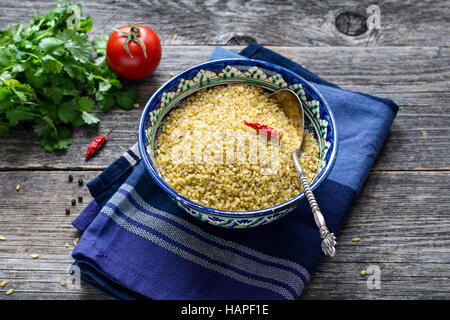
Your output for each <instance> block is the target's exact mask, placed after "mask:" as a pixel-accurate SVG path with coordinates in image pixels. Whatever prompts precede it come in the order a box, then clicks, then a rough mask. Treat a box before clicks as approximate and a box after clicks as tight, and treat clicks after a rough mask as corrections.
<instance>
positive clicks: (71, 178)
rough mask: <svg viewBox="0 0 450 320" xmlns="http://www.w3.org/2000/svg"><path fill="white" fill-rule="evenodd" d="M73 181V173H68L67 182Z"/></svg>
mask: <svg viewBox="0 0 450 320" xmlns="http://www.w3.org/2000/svg"><path fill="white" fill-rule="evenodd" d="M72 181H73V175H71V174H69V182H72Z"/></svg>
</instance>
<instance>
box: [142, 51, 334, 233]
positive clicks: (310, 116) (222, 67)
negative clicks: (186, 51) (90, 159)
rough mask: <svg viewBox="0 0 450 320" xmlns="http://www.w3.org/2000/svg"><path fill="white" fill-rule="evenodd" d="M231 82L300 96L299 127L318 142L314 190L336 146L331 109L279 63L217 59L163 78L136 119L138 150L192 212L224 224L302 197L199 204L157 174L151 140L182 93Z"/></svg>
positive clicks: (256, 220)
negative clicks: (231, 206)
mask: <svg viewBox="0 0 450 320" xmlns="http://www.w3.org/2000/svg"><path fill="white" fill-rule="evenodd" d="M231 82H245V83H249V84H255V85H258V86H261V87H262V88H263V89H265V90H268V91H274V90H277V89H280V88H288V89H291V90H293V91H294V92H295V93H296V94H297V95H298V96H299V97H300V99H301V101H302V104H303V109H304V114H305V130H309V131H310V132H312V133H313V135H314V137H315V138H316V140H317V142H318V145H319V167H318V169H317V175H316V178H315V180H314V181H313V183H312V184H311V187H312V189H313V190H314V189H315V188H316V187H317V186H318V185H319V184H320V183H321V182H322V181H323V180H324V179H325V178H326V176H327V175H328V173H329V172H330V170H331V168H332V166H333V164H334V160H335V157H336V152H337V135H336V127H335V123H334V118H333V115H332V113H331V111H330V109H329V107H328V106H327V104H326V102H325V100H324V99H323V97H322V96H321V95H320V93H319V92H318V91H317V90H316V89H315V88H314V87H313V86H312V85H310V84H309V83H308V82H307V81H306V80H304V79H303V78H301V77H300V76H298V75H296V74H295V73H293V72H291V71H289V70H287V69H284V68H281V67H279V66H276V65H273V64H270V63H267V62H263V61H258V60H251V59H222V60H214V61H210V62H206V63H204V64H201V65H198V66H195V67H192V68H190V69H187V70H186V71H184V72H182V73H180V74H179V75H177V76H175V77H173V78H172V79H170V80H169V81H168V82H167V83H165V84H164V85H163V86H162V87H161V88H160V89H159V90H158V91H157V92H155V94H154V95H153V96H152V97H151V98H150V100H149V101H148V102H147V105H146V107H145V109H144V111H143V113H142V116H141V119H140V124H139V137H138V138H139V151H140V154H141V158H142V159H143V161H144V164H145V166H146V168H147V170H148V172H149V173H150V175H151V176H152V177H153V178H154V179H155V181H156V182H157V183H158V184H159V185H160V186H161V187H162V188H163V189H164V190H165V191H166V192H167V193H168V194H169V196H170V197H171V198H172V199H173V200H175V201H176V203H177V204H178V206H180V207H181V208H182V209H184V210H185V211H186V212H188V213H189V214H191V215H193V216H194V217H196V218H198V219H200V220H202V221H205V222H208V223H210V224H213V225H217V226H222V227H227V228H249V227H256V226H260V225H264V224H267V223H269V222H272V221H274V220H276V219H279V218H281V217H282V216H284V215H285V214H287V213H288V212H290V211H292V210H293V209H295V207H296V206H297V205H298V204H299V202H300V201H302V200H303V199H304V198H305V195H304V193H303V192H302V193H300V194H299V195H297V196H296V197H294V198H292V199H290V200H288V201H286V202H284V203H281V204H279V205H276V206H274V207H270V208H265V209H261V210H255V211H238V212H233V211H224V210H217V209H213V208H209V207H205V206H203V205H200V204H198V203H195V202H192V201H190V200H189V199H187V198H184V197H183V196H181V195H180V194H178V193H177V192H176V191H175V190H173V189H172V188H171V187H170V186H169V185H168V184H167V183H166V182H165V181H164V180H163V179H162V177H161V176H160V174H159V173H158V169H157V165H156V163H157V162H156V152H155V151H156V142H157V138H158V134H159V132H160V130H161V127H162V124H163V123H164V118H165V117H166V116H167V115H168V114H169V112H170V111H172V110H173V109H175V108H177V107H178V106H179V105H180V104H181V103H182V102H183V101H184V100H185V99H186V98H187V97H189V96H190V95H192V94H194V93H196V92H197V91H199V90H201V89H204V88H207V87H211V86H216V85H222V84H227V83H231Z"/></svg>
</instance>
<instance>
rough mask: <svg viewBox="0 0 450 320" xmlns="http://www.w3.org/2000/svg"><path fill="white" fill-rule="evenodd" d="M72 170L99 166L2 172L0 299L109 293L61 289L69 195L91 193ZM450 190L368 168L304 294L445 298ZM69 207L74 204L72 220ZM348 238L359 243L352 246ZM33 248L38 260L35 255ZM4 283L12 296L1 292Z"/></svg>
mask: <svg viewBox="0 0 450 320" xmlns="http://www.w3.org/2000/svg"><path fill="white" fill-rule="evenodd" d="M69 173H70V174H72V175H73V176H74V178H75V179H77V178H78V177H82V178H83V179H84V180H85V181H88V180H90V179H92V178H94V177H95V176H96V175H97V174H98V173H99V172H95V171H93V172H80V171H69V172H58V171H50V172H42V171H36V172H29V173H27V175H26V179H25V178H24V173H23V172H0V180H1V181H2V187H1V189H0V192H1V197H0V226H1V228H0V235H2V236H5V237H6V240H5V241H0V280H2V281H3V280H7V281H8V286H7V287H5V288H2V289H1V290H0V298H2V299H3V298H7V299H53V298H58V299H60V298H64V299H92V298H106V296H105V295H102V294H97V293H96V292H97V291H96V290H95V289H93V288H92V287H90V286H88V285H86V284H82V285H81V288H78V289H77V288H71V287H66V288H64V287H61V286H60V282H61V281H63V280H65V279H67V273H66V270H67V268H68V267H69V266H70V264H71V263H72V258H71V256H70V254H71V251H72V249H73V240H74V239H75V238H76V237H78V236H79V234H78V233H77V232H76V231H75V228H73V227H72V226H71V221H72V220H73V219H74V218H75V217H76V216H77V215H78V214H79V212H80V211H81V210H82V208H83V207H84V205H78V204H77V206H76V207H71V205H70V200H71V199H72V198H74V197H76V196H77V195H78V194H82V195H83V196H84V203H88V201H89V200H90V199H91V198H90V196H89V194H88V191H87V188H86V187H85V186H83V187H79V186H78V185H77V184H76V183H69V182H68V181H67V175H68V174H69ZM18 183H20V184H21V185H22V189H21V190H20V191H19V192H17V191H16V190H15V186H16V184H18ZM419 185H421V191H420V193H418V192H417V191H416V187H417V186H419ZM386 186H395V190H386V189H385V188H386ZM448 194H450V173H449V172H373V173H372V174H371V175H370V177H369V179H368V180H367V182H366V184H365V186H364V187H363V190H362V191H361V194H360V196H359V198H358V199H357V201H356V203H355V206H354V208H353V209H352V210H351V211H350V212H349V215H348V218H347V222H346V223H345V226H344V228H343V229H342V232H341V234H340V235H339V237H338V246H337V252H338V254H337V256H336V257H335V258H326V259H324V260H323V261H322V263H321V264H320V265H319V267H318V269H317V272H315V273H314V274H313V275H312V278H311V282H310V283H309V285H308V286H307V287H306V289H305V291H304V293H303V295H302V298H303V299H338V298H339V299H355V298H356V299H357V298H364V299H372V298H377V299H395V298H402V299H409V298H425V299H430V298H434V299H438V298H448V297H449V295H450V281H448V280H449V278H450V269H449V268H448V265H449V263H450V254H449V253H450V252H449V248H450V237H449V236H448V235H449V234H450V220H449V217H450V212H449V208H450V199H449V197H448ZM436 199H438V200H436ZM66 207H71V209H72V214H71V215H70V216H66V215H65V212H64V209H65V208H66ZM354 237H359V238H361V241H360V242H358V243H354V242H352V241H351V239H352V238H354ZM66 242H67V243H69V244H70V248H66V247H65V246H64V244H65V243H66ZM33 253H38V254H39V258H38V259H31V254H33ZM370 265H377V266H379V267H380V270H381V289H380V290H369V289H367V286H366V278H367V277H365V278H363V277H361V274H360V271H361V270H365V269H367V267H368V266H370ZM8 288H13V289H14V290H15V292H14V294H13V295H11V296H7V297H6V296H3V295H2V293H3V291H6V289H8Z"/></svg>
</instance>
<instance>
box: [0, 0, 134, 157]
mask: <svg viewBox="0 0 450 320" xmlns="http://www.w3.org/2000/svg"><path fill="white" fill-rule="evenodd" d="M91 29H92V21H91V17H86V18H83V17H81V6H80V5H78V4H72V3H70V2H67V1H66V2H64V3H62V4H60V5H58V6H57V7H56V8H54V9H52V10H50V11H49V12H48V13H47V14H45V15H44V16H42V17H39V16H35V17H34V18H33V20H32V21H31V23H30V24H29V25H28V26H24V25H20V24H12V25H9V26H8V28H7V29H6V30H1V31H0V135H1V134H3V133H4V132H6V131H8V130H9V128H11V127H14V126H17V125H20V124H22V123H23V124H27V123H31V125H32V127H33V131H34V132H35V133H36V134H37V135H38V136H39V137H40V138H41V145H42V146H43V147H44V148H45V150H47V151H49V152H53V151H55V150H57V149H67V147H68V146H69V145H70V144H71V143H72V142H71V140H70V134H71V131H70V128H71V127H73V126H75V127H79V126H82V125H85V124H94V123H97V122H98V121H99V119H98V118H97V117H96V116H95V115H93V114H92V113H90V111H91V110H92V109H93V108H94V106H95V105H96V104H97V105H98V106H99V108H100V109H101V110H103V111H105V112H106V111H109V110H111V109H112V108H113V107H114V106H115V105H116V104H117V105H119V107H121V108H123V109H126V110H128V109H131V108H133V104H134V102H135V100H136V96H137V94H136V91H135V90H134V89H131V90H123V89H122V86H121V84H120V81H119V80H118V79H117V74H116V73H114V72H113V71H112V70H110V69H109V67H108V64H107V62H106V42H107V40H108V37H107V36H106V35H103V36H96V37H94V40H93V41H92V42H90V41H89V39H88V36H87V34H86V33H87V32H89V31H90V30H91ZM28 127H29V126H28Z"/></svg>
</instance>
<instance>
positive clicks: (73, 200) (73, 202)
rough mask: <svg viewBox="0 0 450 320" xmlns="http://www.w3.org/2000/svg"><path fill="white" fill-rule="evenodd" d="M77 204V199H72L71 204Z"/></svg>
mask: <svg viewBox="0 0 450 320" xmlns="http://www.w3.org/2000/svg"><path fill="white" fill-rule="evenodd" d="M76 204H77V200H75V199H72V206H74V207H75V205H76Z"/></svg>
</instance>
